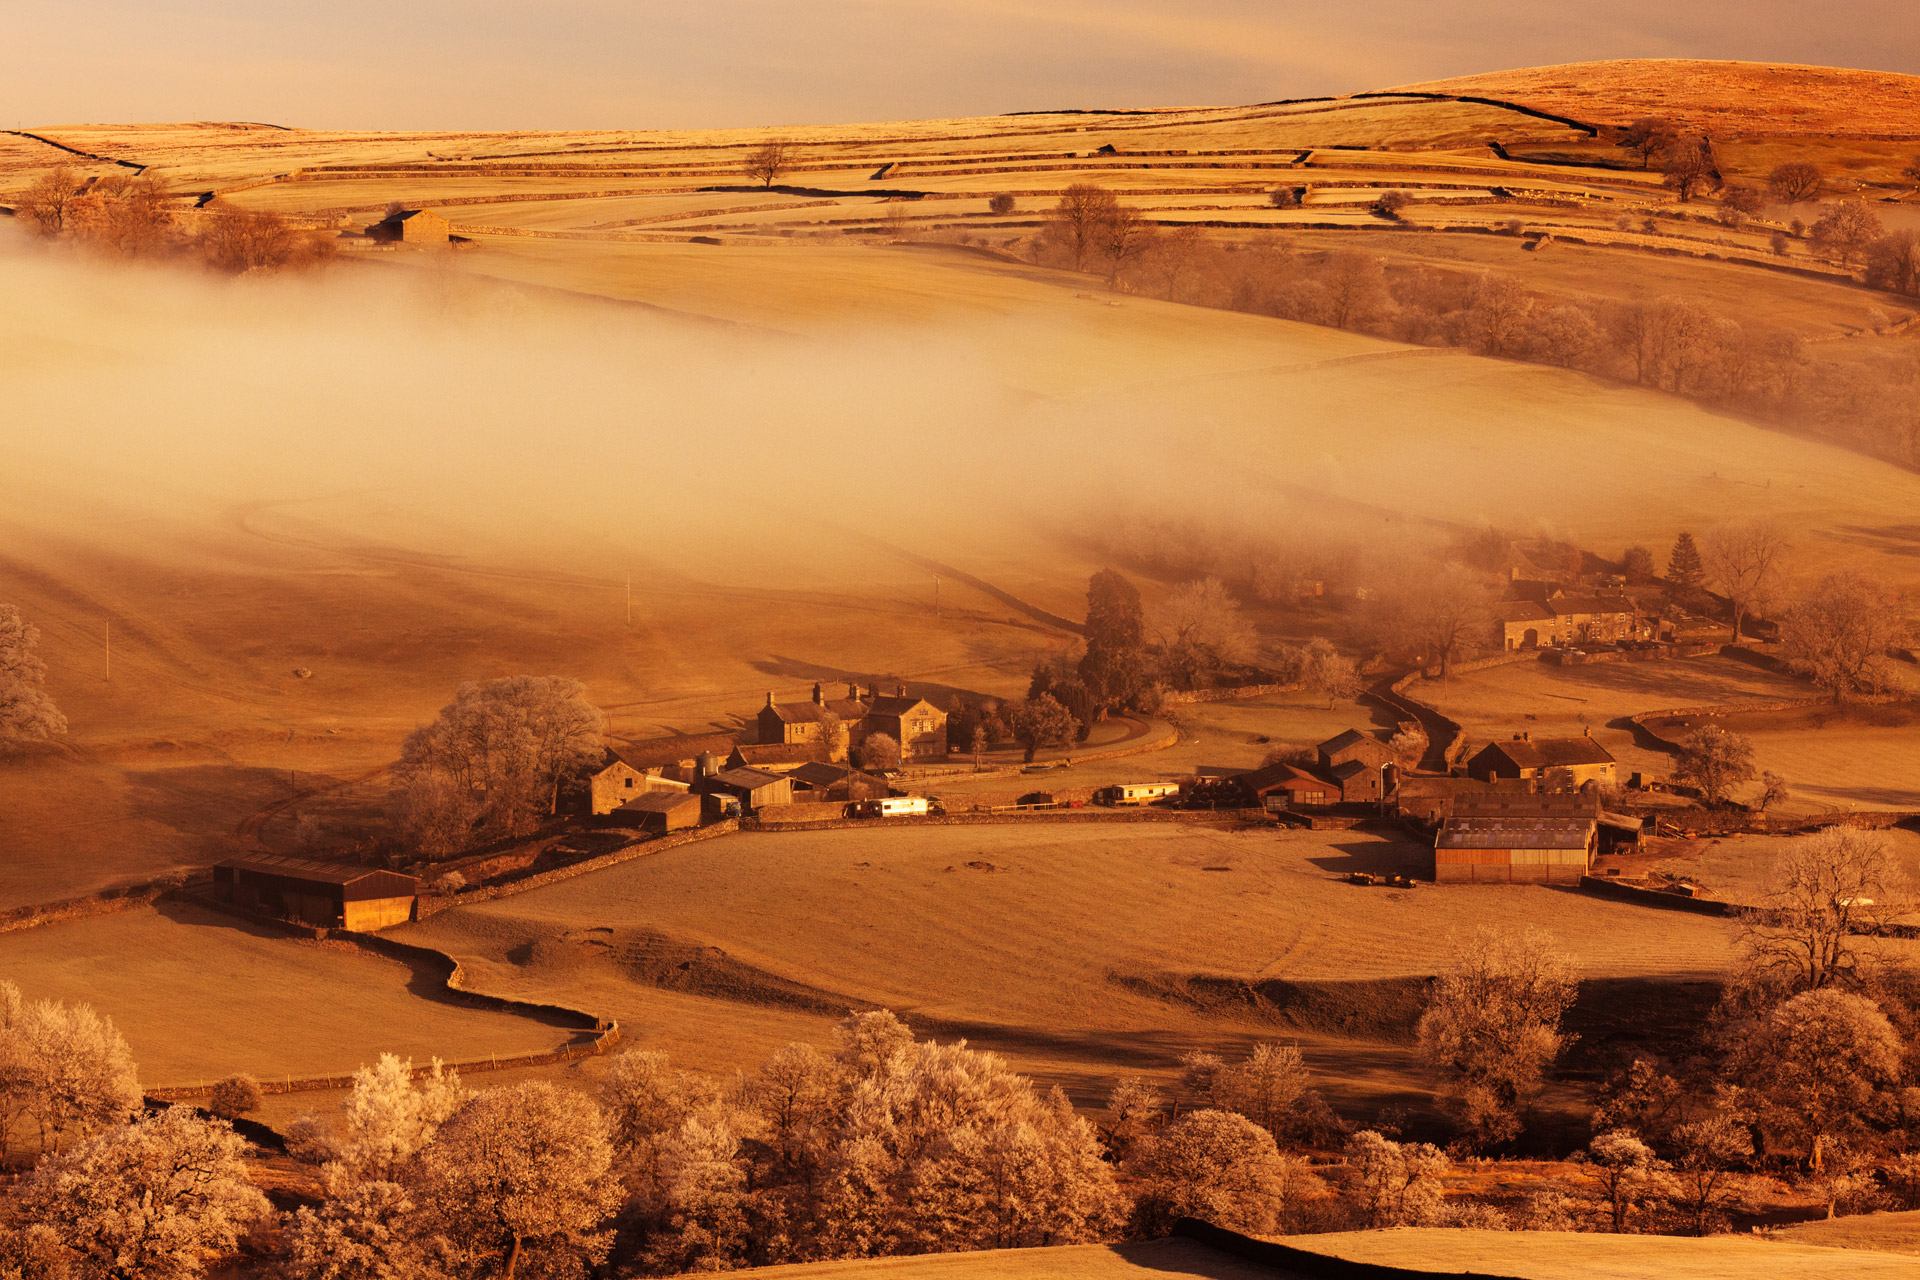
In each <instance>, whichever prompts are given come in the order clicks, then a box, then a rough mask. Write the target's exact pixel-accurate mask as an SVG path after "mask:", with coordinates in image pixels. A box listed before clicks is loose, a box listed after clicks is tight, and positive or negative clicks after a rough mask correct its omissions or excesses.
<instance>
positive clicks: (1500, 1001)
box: [1418, 928, 1579, 1146]
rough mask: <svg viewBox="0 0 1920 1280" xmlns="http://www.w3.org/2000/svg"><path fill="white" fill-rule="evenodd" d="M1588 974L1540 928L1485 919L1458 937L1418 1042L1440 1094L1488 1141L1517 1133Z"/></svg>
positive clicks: (1474, 1135) (1476, 1136)
mask: <svg viewBox="0 0 1920 1280" xmlns="http://www.w3.org/2000/svg"><path fill="white" fill-rule="evenodd" d="M1578 987H1579V984H1578V981H1577V980H1576V979H1575V977H1574V974H1573V967H1572V965H1571V964H1570V963H1569V962H1568V960H1567V958H1566V957H1565V956H1564V955H1562V954H1561V953H1560V952H1559V951H1557V950H1556V949H1555V948H1554V947H1553V944H1552V942H1551V940H1550V939H1549V938H1548V937H1547V936H1546V935H1545V934H1543V933H1541V932H1539V931H1538V930H1536V929H1531V928H1530V929H1528V930H1527V931H1526V932H1525V933H1523V934H1514V933H1508V932H1503V931H1500V930H1495V929H1486V928H1482V929H1480V930H1478V931H1477V932H1476V933H1475V934H1474V935H1473V936H1472V937H1471V938H1467V939H1456V940H1455V942H1454V947H1453V954H1452V957H1451V959H1450V960H1449V962H1448V965H1447V969H1446V971H1445V972H1444V973H1442V974H1441V975H1440V977H1439V979H1438V981H1437V982H1436V983H1435V984H1434V987H1433V989H1432V994H1431V995H1430V996H1429V998H1428V1002H1427V1010H1426V1012H1425V1013H1423V1014H1422V1015H1421V1016H1420V1023H1419V1028H1418V1037H1419V1048H1420V1054H1421V1057H1422V1058H1424V1059H1425V1060H1426V1062H1427V1064H1428V1065H1429V1066H1431V1067H1432V1068H1433V1069H1434V1071H1435V1072H1436V1073H1438V1075H1439V1076H1440V1080H1441V1094H1440V1103H1441V1106H1442V1107H1443V1108H1445V1110H1446V1111H1447V1113H1448V1114H1449V1115H1451V1116H1452V1117H1453V1118H1454V1119H1455V1121H1456V1122H1458V1123H1459V1124H1460V1125H1461V1127H1462V1128H1463V1129H1465V1130H1466V1132H1467V1135H1468V1136H1469V1138H1470V1140H1472V1141H1473V1142H1475V1143H1476V1144H1478V1145H1481V1146H1493V1145H1498V1144H1501V1143H1505V1142H1510V1141H1511V1140H1512V1139H1513V1138H1515V1137H1517V1136H1518V1135H1519V1133H1520V1130H1521V1126H1522V1115H1523V1113H1524V1112H1525V1111H1526V1110H1527V1108H1528V1107H1529V1106H1531V1104H1532V1101H1533V1099H1534V1097H1535V1095H1537V1094H1538V1093H1539V1091H1540V1088H1541V1085H1542V1084H1543V1082H1544V1080H1545V1077H1546V1072H1547V1069H1548V1068H1549V1067H1551V1066H1552V1065H1553V1064H1554V1062H1555V1061H1556V1060H1557V1059H1558V1058H1559V1056H1560V1054H1561V1052H1562V1051H1563V1050H1564V1049H1565V1048H1566V1046H1567V1044H1568V1043H1569V1042H1570V1040H1571V1037H1570V1036H1568V1035H1567V1034H1566V1033H1565V1032H1563V1031H1562V1030H1561V1029H1560V1021H1561V1018H1562V1017H1564V1016H1565V1014H1566V1011H1567V1009H1568V1008H1569V1007H1570V1006H1571V1005H1572V1004H1573V998H1574V994H1575V992H1576V991H1577V990H1578Z"/></svg>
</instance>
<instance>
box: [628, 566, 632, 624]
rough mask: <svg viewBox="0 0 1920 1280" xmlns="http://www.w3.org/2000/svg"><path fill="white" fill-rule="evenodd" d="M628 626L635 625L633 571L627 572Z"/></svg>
mask: <svg viewBox="0 0 1920 1280" xmlns="http://www.w3.org/2000/svg"><path fill="white" fill-rule="evenodd" d="M627 625H628V626H632V625H633V570H631V569H629V570H627Z"/></svg>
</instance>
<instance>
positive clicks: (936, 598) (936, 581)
mask: <svg viewBox="0 0 1920 1280" xmlns="http://www.w3.org/2000/svg"><path fill="white" fill-rule="evenodd" d="M933 616H934V617H936V618H937V617H939V616H940V575H939V574H937V573H936V574H934V575H933Z"/></svg>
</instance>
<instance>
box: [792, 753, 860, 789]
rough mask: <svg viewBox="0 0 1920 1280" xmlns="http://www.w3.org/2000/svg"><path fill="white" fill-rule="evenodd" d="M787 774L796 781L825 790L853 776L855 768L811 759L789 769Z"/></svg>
mask: <svg viewBox="0 0 1920 1280" xmlns="http://www.w3.org/2000/svg"><path fill="white" fill-rule="evenodd" d="M787 776H788V777H789V778H792V779H793V780H794V781H795V782H804V783H805V784H806V785H807V786H809V787H817V788H820V789H821V790H825V789H826V788H828V787H833V786H838V785H839V784H840V783H842V782H844V781H845V780H846V779H848V778H849V777H851V776H853V770H851V769H847V768H843V767H842V766H840V765H837V764H828V763H827V762H826V761H824V760H809V761H808V762H807V763H806V764H803V765H801V766H800V767H799V768H798V769H789V770H788V771H787Z"/></svg>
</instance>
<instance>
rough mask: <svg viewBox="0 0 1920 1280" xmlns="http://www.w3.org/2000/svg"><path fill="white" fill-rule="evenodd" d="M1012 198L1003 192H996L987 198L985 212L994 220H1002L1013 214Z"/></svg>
mask: <svg viewBox="0 0 1920 1280" xmlns="http://www.w3.org/2000/svg"><path fill="white" fill-rule="evenodd" d="M1013 204H1014V201H1013V197H1012V196H1011V195H1009V194H1008V193H1007V192H1005V191H996V192H995V193H994V194H992V195H990V196H988V197H987V212H988V213H991V214H992V215H993V216H994V217H996V218H1004V217H1006V216H1007V215H1008V214H1010V213H1012V212H1013Z"/></svg>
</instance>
